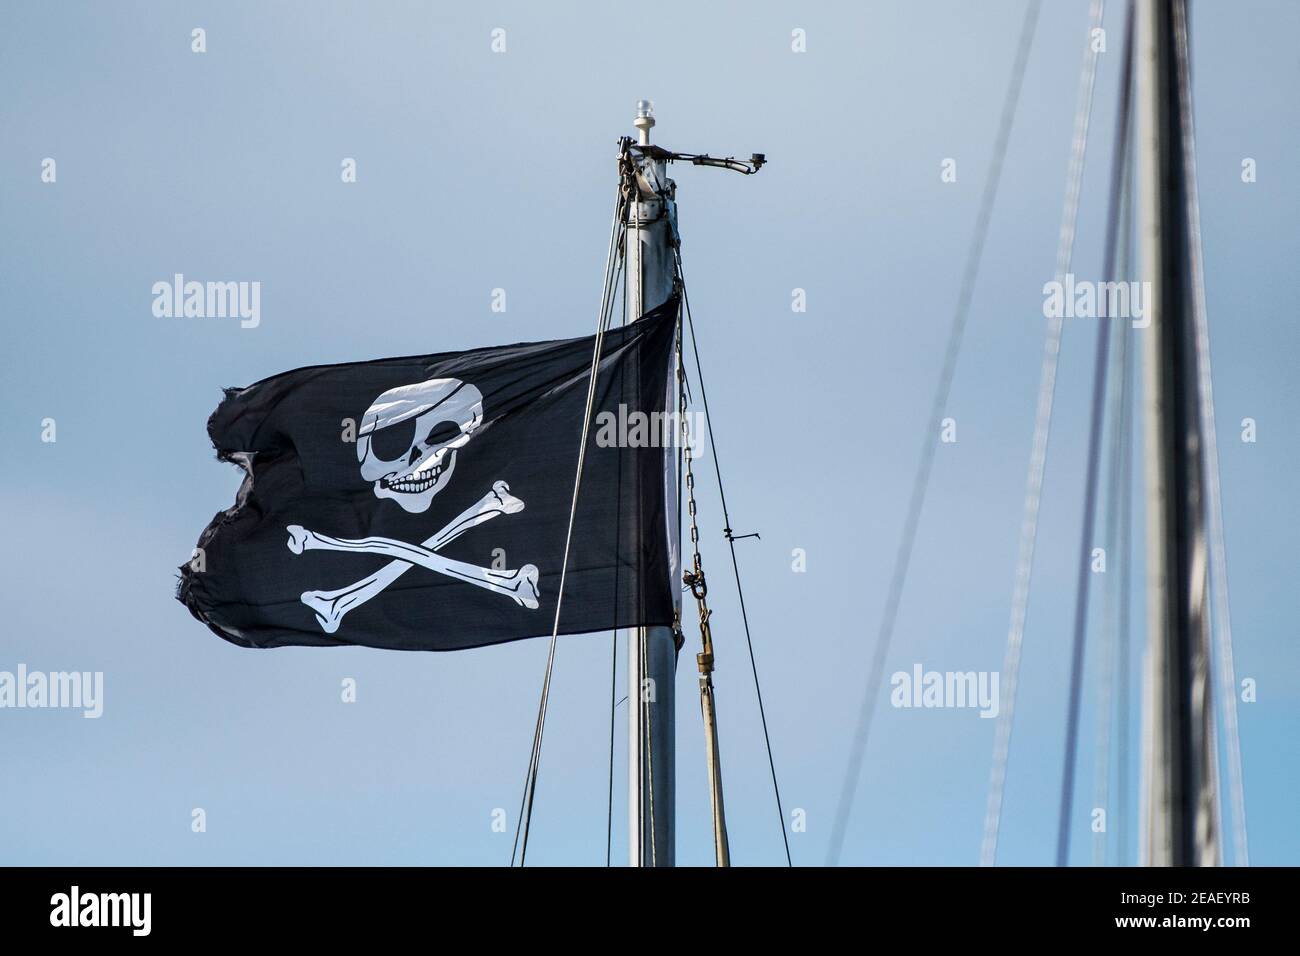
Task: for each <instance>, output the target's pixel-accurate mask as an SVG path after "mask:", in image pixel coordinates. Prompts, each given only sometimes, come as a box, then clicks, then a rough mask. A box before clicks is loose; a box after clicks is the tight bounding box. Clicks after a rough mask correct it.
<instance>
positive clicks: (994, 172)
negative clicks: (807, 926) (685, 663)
mask: <svg viewBox="0 0 1300 956" xmlns="http://www.w3.org/2000/svg"><path fill="white" fill-rule="evenodd" d="M1041 6H1042V4H1041V0H1030V2H1029V3H1027V4H1026V5H1025V15H1024V21H1023V23H1022V25H1021V28H1020V39H1019V41H1018V43H1017V46H1016V55H1015V60H1014V64H1013V66H1012V68H1011V78H1010V81H1009V83H1008V86H1007V92H1006V97H1005V98H1004V100H1003V103H1002V113H1001V117H1000V119H999V121H998V128H997V132H996V134H995V136H994V140H993V153H992V156H993V159H992V164H991V165H990V167H989V174H988V178H987V179H985V181H984V189H983V191H982V193H981V195H980V205H979V209H978V211H977V213H976V216H975V230H974V233H973V234H972V236H971V244H970V248H969V250H968V252H967V254H966V265H965V269H964V271H963V273H962V280H961V286H960V291H959V292H958V295H957V305H956V309H955V311H954V313H953V319H952V326H951V328H950V330H949V332H948V344H947V346H946V348H945V351H944V359H943V366H942V371H941V372H940V374H939V382H938V384H937V386H936V388H935V393H934V401H933V403H932V404H931V408H930V417H929V419H927V421H928V422H934V421H938V420H939V418H940V417H941V416H942V413H943V409H944V406H945V405H947V403H948V395H949V393H950V392H951V390H952V381H953V377H954V375H955V374H956V370H957V356H958V354H959V352H960V351H961V343H962V336H963V333H964V331H965V327H966V320H967V316H968V315H969V313H970V307H971V301H972V299H973V298H974V294H975V280H976V278H977V277H978V275H979V269H980V263H981V261H982V259H983V256H984V246H985V243H986V241H987V239H988V233H989V225H990V222H991V220H992V217H993V206H994V201H995V200H996V198H997V193H998V186H999V184H1000V183H1001V181H1002V168H1003V165H1004V163H1005V160H1006V154H1007V146H1008V144H1009V142H1010V139H1011V128H1012V125H1013V123H1014V121H1015V116H1016V107H1017V105H1018V103H1019V101H1020V90H1021V87H1022V86H1023V83H1024V78H1025V68H1026V66H1027V64H1028V62H1029V52H1030V49H1031V47H1032V46H1033V39H1034V30H1035V27H1036V26H1037V23H1038V15H1039V11H1040V9H1041ZM934 455H935V443H934V441H933V439H932V437H931V435H930V432H929V428H928V427H927V429H926V438H925V441H924V444H923V445H922V448H921V459H920V462H919V463H918V465H917V470H916V476H915V479H914V480H913V482H912V492H911V498H910V500H909V501H908V507H907V517H906V519H905V520H904V522H903V534H902V538H901V540H900V541H899V545H898V552H897V554H896V555H895V558H894V570H893V574H892V576H891V578H890V582H889V592H888V596H887V597H886V599H885V607H884V611H883V612H882V614H881V620H880V629H879V631H878V633H877V635H876V647H875V653H874V655H873V657H872V661H871V666H870V670H869V671H868V672H867V681H866V685H865V686H866V689H865V691H864V696H863V700H862V707H861V710H860V711H859V715H858V726H857V731H856V733H855V735H854V738H853V744H852V747H851V749H850V751H849V762H848V769H847V772H846V773H845V776H844V786H843V789H842V791H841V793H840V800H839V806H838V809H837V811H836V814H835V821H834V824H833V826H832V830H831V839H830V847H829V850H828V852H827V859H826V864H827V865H828V866H835V865H836V864H837V863H838V862H839V858H840V853H841V851H842V849H843V845H844V836H845V833H846V831H847V829H848V821H849V814H850V812H851V810H852V807H853V798H854V795H855V793H856V791H857V786H858V779H859V777H861V775H862V761H863V758H864V756H865V754H866V748H867V739H868V737H869V735H870V731H871V719H872V715H873V714H874V712H875V708H876V697H877V694H878V692H879V688H880V683H881V680H882V679H883V672H884V669H885V660H886V658H887V655H888V651H889V644H890V641H891V639H892V637H893V633H894V622H895V620H896V618H897V616H898V607H899V604H900V603H901V601H902V597H903V585H904V583H905V582H906V579H907V570H908V567H909V565H910V564H911V559H912V548H913V545H914V544H915V542H916V533H917V527H918V525H919V524H920V520H921V510H922V507H923V506H924V504H925V495H926V491H927V489H928V487H929V483H930V470H931V467H932V465H933V462H934ZM715 460H716V459H715ZM782 832H784V823H783V829H782Z"/></svg>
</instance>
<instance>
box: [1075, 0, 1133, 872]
mask: <svg viewBox="0 0 1300 956" xmlns="http://www.w3.org/2000/svg"><path fill="white" fill-rule="evenodd" d="M1125 30H1126V33H1125V37H1124V56H1123V60H1122V65H1121V69H1122V73H1121V75H1120V86H1119V110H1118V114H1117V116H1116V118H1115V124H1116V129H1115V151H1114V154H1113V156H1112V157H1111V170H1110V202H1109V211H1108V214H1107V228H1106V252H1105V255H1104V257H1103V265H1102V275H1103V276H1105V277H1106V279H1107V281H1112V280H1114V279H1115V278H1116V276H1115V250H1116V246H1117V244H1118V241H1119V223H1120V218H1121V217H1120V207H1121V203H1122V202H1123V194H1124V185H1125V180H1126V175H1125V174H1126V161H1127V159H1128V132H1129V108H1130V104H1131V101H1132V89H1133V86H1132V80H1133V4H1132V2H1131V0H1130V3H1129V5H1128V15H1127V18H1126V27H1125ZM1103 301H1104V300H1103ZM1102 311H1105V310H1104V308H1103V310H1102ZM1108 321H1111V322H1126V321H1128V320H1127V318H1125V317H1124V316H1110V317H1108ZM1109 332H1110V330H1109V329H1108V328H1106V326H1105V325H1104V324H1103V322H1102V320H1101V319H1100V318H1099V319H1098V320H1097V353H1096V360H1095V363H1094V365H1093V373H1092V412H1091V414H1092V420H1091V422H1090V424H1089V426H1088V477H1087V479H1086V481H1085V484H1084V492H1083V529H1082V532H1081V534H1082V541H1081V544H1080V547H1079V551H1080V554H1079V570H1078V583H1077V591H1076V598H1075V603H1074V646H1073V650H1072V653H1071V658H1070V700H1069V710H1068V711H1067V713H1066V724H1065V767H1064V769H1063V771H1062V773H1061V813H1060V817H1059V818H1058V820H1057V829H1056V865H1057V866H1068V865H1069V862H1070V816H1071V813H1072V807H1073V804H1074V770H1075V763H1076V761H1077V759H1078V749H1079V706H1080V699H1081V698H1082V696H1083V652H1084V646H1085V644H1086V641H1087V633H1088V593H1089V586H1090V584H1091V579H1092V570H1091V568H1090V564H1091V554H1092V545H1093V542H1094V540H1095V535H1096V524H1097V484H1098V479H1099V476H1100V473H1101V434H1102V426H1103V423H1104V421H1105V417H1106V416H1105V410H1106V367H1107V366H1106V360H1107V357H1108V355H1109V352H1110V335H1109Z"/></svg>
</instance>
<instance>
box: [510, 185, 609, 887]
mask: <svg viewBox="0 0 1300 956" xmlns="http://www.w3.org/2000/svg"><path fill="white" fill-rule="evenodd" d="M622 209H623V190H622V188H621V186H620V189H619V192H618V195H617V197H616V198H615V202H614V220H613V222H612V223H611V224H610V239H609V243H610V244H609V253H608V258H607V260H606V263H605V275H604V277H603V283H604V288H603V289H602V291H601V305H600V307H601V312H600V316H599V317H598V322H597V325H596V335H595V343H594V349H593V351H594V354H593V356H592V365H591V373H590V381H589V383H588V392H587V408H586V411H585V412H584V418H583V425H582V428H583V434H582V438H583V440H582V442H580V443H579V448H578V465H577V471H576V474H575V476H574V491H573V502H572V507H571V508H570V510H569V530H568V537H567V538H566V541H565V546H564V562H563V565H562V566H561V569H560V590H559V592H558V593H557V594H556V609H555V621H554V623H553V625H552V628H551V644H550V651H549V654H548V657H547V663H546V676H545V678H544V679H543V681H542V693H541V699H540V700H539V702H538V706H537V723H536V726H535V727H534V729H533V747H532V752H531V753H530V754H529V758H528V772H527V773H526V774H525V776H524V792H523V795H522V796H521V797H520V803H519V816H518V819H517V821H516V823H515V840H514V845H513V846H512V847H511V850H510V865H511V866H514V864H515V856H516V854H518V856H519V865H520V866H521V867H522V866H523V865H524V862H525V860H526V859H527V856H528V834H529V830H530V826H531V824H532V820H533V801H534V797H535V796H536V793H537V777H538V774H539V771H540V768H541V756H542V739H543V733H544V731H545V726H546V710H547V704H548V700H549V696H550V684H551V676H552V668H553V665H554V662H555V646H556V643H555V642H556V630H557V629H558V627H559V622H560V617H559V615H560V609H561V605H560V602H561V601H562V600H563V598H564V574H565V571H566V570H567V568H568V559H569V539H571V538H572V535H573V519H574V514H575V512H576V509H577V504H578V492H579V489H580V483H581V480H582V466H583V458H584V455H585V453H586V437H587V429H588V426H589V425H590V421H591V418H590V415H591V412H592V410H593V403H594V400H595V387H596V376H597V373H598V371H599V369H600V360H601V349H602V348H603V345H604V335H605V332H606V330H608V328H609V322H610V316H611V314H612V312H613V308H614V297H615V293H614V289H615V286H616V283H617V282H618V277H619V276H620V275H621V274H622V269H623V259H622V255H621V251H619V250H621V249H622V233H621V232H620V230H619V226H620V224H621V219H622V215H621V213H622ZM616 256H617V259H616V258H615V257H616ZM521 833H522V834H523V840H522V843H521V841H520V834H521Z"/></svg>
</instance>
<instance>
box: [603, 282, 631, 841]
mask: <svg viewBox="0 0 1300 956" xmlns="http://www.w3.org/2000/svg"><path fill="white" fill-rule="evenodd" d="M620 261H622V260H621V257H620ZM621 274H622V272H621V271H620V272H619V275H621ZM614 281H615V282H616V283H617V282H618V277H617V276H616V277H615V279H614ZM619 291H620V292H621V293H622V296H623V298H622V300H621V301H622V306H623V314H624V315H626V314H627V283H625V282H624V283H619ZM619 383H620V385H622V375H621V373H620V382H619ZM617 509H618V520H617V521H615V523H614V553H615V554H621V553H622V541H623V448H622V446H621V445H620V446H619V449H618V505H617ZM621 580H622V578H621V576H620V575H619V572H618V571H617V570H615V572H614V616H615V619H616V620H617V617H618V590H619V584H620V582H621ZM617 696H618V628H617V627H615V628H614V630H613V633H612V634H611V635H610V638H609V801H608V803H607V805H606V808H605V865H606V866H611V865H613V864H612V860H613V848H614V712H615V711H616V710H617V709H618V704H619V702H618V701H616V700H615V698H616V697H617Z"/></svg>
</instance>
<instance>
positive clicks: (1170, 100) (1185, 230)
mask: <svg viewBox="0 0 1300 956" xmlns="http://www.w3.org/2000/svg"><path fill="white" fill-rule="evenodd" d="M1137 30H1138V34H1137V38H1138V122H1139V129H1140V132H1141V140H1140V142H1141V157H1140V170H1139V175H1140V177H1141V185H1142V204H1141V235H1140V242H1141V248H1142V261H1143V276H1142V277H1143V279H1144V280H1146V281H1147V282H1149V283H1150V286H1149V288H1150V290H1151V300H1150V313H1149V314H1150V318H1151V324H1150V327H1149V328H1146V329H1142V330H1140V331H1139V333H1138V334H1139V336H1140V337H1141V339H1142V354H1143V369H1144V374H1143V379H1144V393H1145V394H1144V406H1145V408H1144V418H1145V431H1146V436H1147V437H1146V497H1147V568H1146V575H1147V629H1148V648H1147V661H1146V667H1147V673H1146V685H1147V687H1146V690H1147V692H1146V694H1145V695H1144V699H1145V702H1146V703H1145V707H1146V715H1145V718H1144V721H1143V725H1144V731H1145V740H1144V751H1145V752H1144V754H1143V757H1144V759H1143V761H1142V764H1143V772H1144V775H1146V780H1145V786H1144V790H1145V793H1146V799H1147V806H1146V811H1145V812H1146V819H1145V821H1144V823H1145V827H1144V829H1145V833H1146V846H1145V849H1144V860H1143V862H1145V863H1146V864H1148V865H1150V866H1215V865H1217V864H1218V863H1219V834H1218V819H1219V818H1218V806H1217V795H1216V792H1215V752H1214V747H1213V739H1214V738H1213V711H1212V709H1211V705H1210V648H1209V633H1208V620H1207V616H1206V576H1207V571H1206V568H1207V559H1206V555H1207V551H1206V542H1205V527H1204V513H1205V505H1204V498H1203V495H1204V489H1205V485H1204V476H1203V471H1202V458H1201V448H1202V432H1201V416H1200V400H1199V396H1198V392H1197V355H1196V336H1195V324H1194V323H1195V313H1194V311H1193V310H1194V308H1195V301H1194V298H1193V285H1192V265H1191V245H1190V238H1191V236H1190V229H1189V218H1188V182H1187V172H1186V165H1185V164H1186V159H1187V157H1186V148H1187V145H1188V143H1189V139H1188V137H1187V133H1188V130H1187V126H1186V124H1187V123H1188V122H1189V119H1190V115H1191V104H1190V102H1189V99H1188V97H1189V93H1190V88H1191V84H1190V79H1189V75H1188V66H1189V65H1188V62H1187V61H1188V54H1187V50H1188V45H1187V10H1186V4H1185V2H1184V0H1139V2H1138V23H1137Z"/></svg>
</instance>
